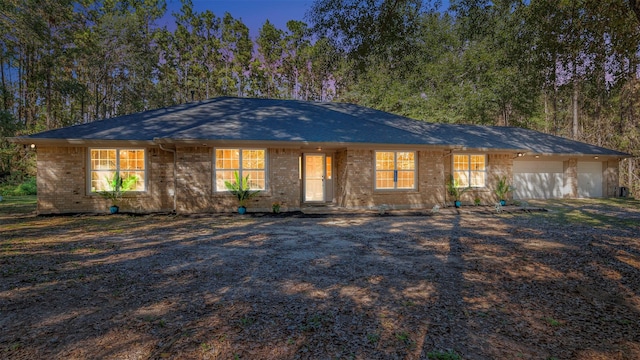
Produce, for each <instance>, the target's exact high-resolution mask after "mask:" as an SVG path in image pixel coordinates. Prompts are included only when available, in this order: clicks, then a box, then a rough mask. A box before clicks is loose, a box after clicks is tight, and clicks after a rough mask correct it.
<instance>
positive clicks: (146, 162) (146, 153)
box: [86, 146, 149, 196]
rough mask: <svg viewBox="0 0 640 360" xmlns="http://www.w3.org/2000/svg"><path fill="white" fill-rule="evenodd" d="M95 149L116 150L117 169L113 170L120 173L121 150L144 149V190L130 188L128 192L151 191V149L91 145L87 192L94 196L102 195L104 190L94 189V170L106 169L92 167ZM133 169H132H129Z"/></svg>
mask: <svg viewBox="0 0 640 360" xmlns="http://www.w3.org/2000/svg"><path fill="white" fill-rule="evenodd" d="M94 150H109V151H111V150H113V151H115V152H116V168H115V170H113V172H117V173H118V174H119V173H121V172H122V171H123V170H122V169H121V168H120V151H123V150H124V151H131V150H136V151H142V152H143V154H144V161H143V164H144V169H143V170H142V171H143V172H144V181H143V182H142V183H143V186H144V190H128V191H127V194H146V193H147V192H149V151H148V150H147V148H142V147H107V146H96V147H90V148H88V150H87V167H86V168H87V181H86V183H87V194H89V195H91V196H93V195H100V192H101V191H103V190H96V191H94V190H93V189H92V174H93V172H94V171H100V172H102V171H104V170H102V171H101V170H94V169H93V167H92V165H93V164H92V157H91V152H92V151H94ZM128 170H131V169H128ZM136 171H140V170H136Z"/></svg>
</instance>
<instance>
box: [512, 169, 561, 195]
mask: <svg viewBox="0 0 640 360" xmlns="http://www.w3.org/2000/svg"><path fill="white" fill-rule="evenodd" d="M563 179H564V165H563V163H562V161H516V162H514V163H513V182H514V186H515V188H516V190H515V191H514V193H513V197H514V198H516V199H552V198H562V196H563V194H564V193H566V191H565V189H564V188H563V185H564V180H563Z"/></svg>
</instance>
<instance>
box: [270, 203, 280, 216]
mask: <svg viewBox="0 0 640 360" xmlns="http://www.w3.org/2000/svg"><path fill="white" fill-rule="evenodd" d="M280 206H282V205H281V204H280V203H279V202H277V201H276V202H274V203H273V204H271V211H273V213H274V214H279V213H280Z"/></svg>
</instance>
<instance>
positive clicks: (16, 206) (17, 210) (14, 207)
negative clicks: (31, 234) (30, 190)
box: [0, 195, 37, 215]
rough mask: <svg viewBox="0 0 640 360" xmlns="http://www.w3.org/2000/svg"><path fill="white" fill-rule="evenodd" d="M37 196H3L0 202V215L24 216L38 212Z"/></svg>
mask: <svg viewBox="0 0 640 360" xmlns="http://www.w3.org/2000/svg"><path fill="white" fill-rule="evenodd" d="M36 206H37V197H36V195H24V196H3V197H2V201H1V202H0V215H24V214H29V213H33V212H35V211H36Z"/></svg>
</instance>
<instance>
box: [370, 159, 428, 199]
mask: <svg viewBox="0 0 640 360" xmlns="http://www.w3.org/2000/svg"><path fill="white" fill-rule="evenodd" d="M378 153H393V170H378V168H377V161H378ZM398 153H412V154H413V169H411V170H402V169H398ZM372 168H373V190H374V191H416V190H417V189H418V152H417V151H415V150H375V151H374V152H373V166H372ZM379 171H380V172H389V171H393V174H394V176H393V179H394V180H393V188H379V187H378V172H379ZM399 172H413V186H412V187H410V188H409V187H402V188H399V187H398V183H399V181H398V179H399V177H398V173H399Z"/></svg>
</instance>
